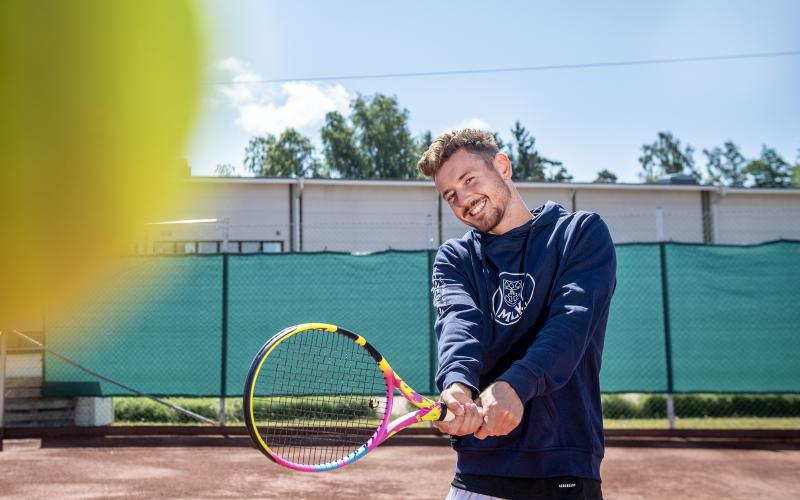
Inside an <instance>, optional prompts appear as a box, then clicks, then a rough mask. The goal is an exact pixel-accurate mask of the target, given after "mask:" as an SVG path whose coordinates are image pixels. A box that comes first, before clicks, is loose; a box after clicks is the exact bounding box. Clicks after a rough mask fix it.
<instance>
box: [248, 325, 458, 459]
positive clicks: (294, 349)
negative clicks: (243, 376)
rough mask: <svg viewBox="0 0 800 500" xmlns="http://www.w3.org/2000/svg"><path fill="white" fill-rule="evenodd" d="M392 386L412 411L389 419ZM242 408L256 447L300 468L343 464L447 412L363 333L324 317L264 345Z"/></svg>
mask: <svg viewBox="0 0 800 500" xmlns="http://www.w3.org/2000/svg"><path fill="white" fill-rule="evenodd" d="M395 389H397V390H398V391H399V393H400V394H401V395H402V396H403V397H404V398H406V399H407V400H408V401H410V402H411V404H413V405H414V406H416V407H417V408H418V410H416V411H412V412H410V413H408V414H406V415H403V416H402V417H399V418H397V419H396V420H394V421H391V422H390V421H389V420H390V417H391V415H392V405H393V402H394V390H395ZM243 411H244V417H245V423H246V425H247V430H248V432H249V433H250V437H251V438H252V439H253V442H255V444H256V446H257V447H258V448H259V449H260V450H261V451H262V452H263V453H264V454H265V455H266V456H267V457H269V458H270V459H271V460H273V461H274V462H276V463H278V464H280V465H283V466H285V467H288V468H290V469H294V470H300V471H326V470H332V469H338V468H340V467H344V466H345V465H349V464H351V463H353V462H355V461H356V460H358V459H359V458H361V457H363V456H364V455H366V454H367V453H368V452H369V451H371V450H373V449H375V447H376V446H378V445H379V444H381V443H383V442H384V441H386V440H387V439H388V438H390V437H392V436H393V435H394V434H396V433H397V432H398V431H400V430H402V429H404V428H406V427H408V426H409V425H412V424H414V423H417V422H424V421H434V420H451V419H452V418H454V417H453V415H452V414H448V413H447V407H446V406H444V404H443V403H440V402H436V401H432V400H430V399H428V398H426V397H423V396H421V395H420V394H419V393H417V392H416V391H414V390H413V389H411V387H409V386H408V384H406V383H405V382H403V380H402V379H401V378H400V377H399V376H398V375H397V373H395V372H394V370H392V368H391V367H390V366H389V363H388V362H387V361H386V359H384V358H383V356H381V355H380V353H378V351H377V350H376V349H375V348H374V347H373V346H371V345H370V344H369V343H368V342H367V341H366V340H365V339H364V337H362V336H360V335H357V334H355V333H353V332H350V331H348V330H345V329H344V328H339V327H337V326H334V325H328V324H324V323H305V324H302V325H297V326H292V327H289V328H286V329H285V330H282V331H280V332H278V333H277V334H275V335H274V336H273V337H272V338H271V339H269V341H267V343H266V344H264V346H263V347H262V348H261V350H260V351H259V352H258V354H257V355H256V357H255V359H253V363H252V365H251V366H250V372H249V374H248V375H247V382H246V385H245V389H244V406H243ZM448 417H449V418H448Z"/></svg>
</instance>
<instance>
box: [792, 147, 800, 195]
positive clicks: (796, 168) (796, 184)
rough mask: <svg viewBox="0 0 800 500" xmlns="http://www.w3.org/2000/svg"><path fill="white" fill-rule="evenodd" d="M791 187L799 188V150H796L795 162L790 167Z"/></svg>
mask: <svg viewBox="0 0 800 500" xmlns="http://www.w3.org/2000/svg"><path fill="white" fill-rule="evenodd" d="M792 186H793V187H796V188H800V148H798V149H797V162H796V163H795V164H794V167H792Z"/></svg>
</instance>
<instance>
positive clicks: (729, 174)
mask: <svg viewBox="0 0 800 500" xmlns="http://www.w3.org/2000/svg"><path fill="white" fill-rule="evenodd" d="M723 147H724V148H725V149H724V150H723V149H720V148H714V149H712V150H710V151H709V150H708V149H704V150H703V154H704V155H706V159H707V161H706V170H707V171H708V176H709V178H710V180H711V183H712V184H717V185H723V186H732V187H741V186H744V173H742V169H743V168H744V165H745V164H746V163H747V160H746V159H745V157H744V156H742V153H741V152H739V146H737V145H736V144H734V143H733V141H727V142H725V144H724V145H723Z"/></svg>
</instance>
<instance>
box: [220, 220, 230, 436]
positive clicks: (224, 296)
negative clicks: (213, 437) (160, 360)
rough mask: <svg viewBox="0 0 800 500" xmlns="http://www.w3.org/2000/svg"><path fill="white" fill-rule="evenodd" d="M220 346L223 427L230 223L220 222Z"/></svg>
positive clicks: (226, 380) (226, 367) (226, 366)
mask: <svg viewBox="0 0 800 500" xmlns="http://www.w3.org/2000/svg"><path fill="white" fill-rule="evenodd" d="M222 224H223V226H222V228H223V234H222V346H221V353H220V381H219V425H220V427H222V426H224V425H225V395H226V393H227V385H228V239H229V238H230V223H229V220H228V218H225V219H223V220H222Z"/></svg>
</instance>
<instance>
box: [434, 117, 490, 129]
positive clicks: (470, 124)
mask: <svg viewBox="0 0 800 500" xmlns="http://www.w3.org/2000/svg"><path fill="white" fill-rule="evenodd" d="M460 128H477V129H481V130H490V128H489V123H488V122H486V121H485V120H481V119H480V118H467V119H466V120H461V121H460V122H458V123H456V124H455V125H453V126H452V127H449V128H447V129H446V130H444V131H443V132H449V131H451V130H457V129H460Z"/></svg>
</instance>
